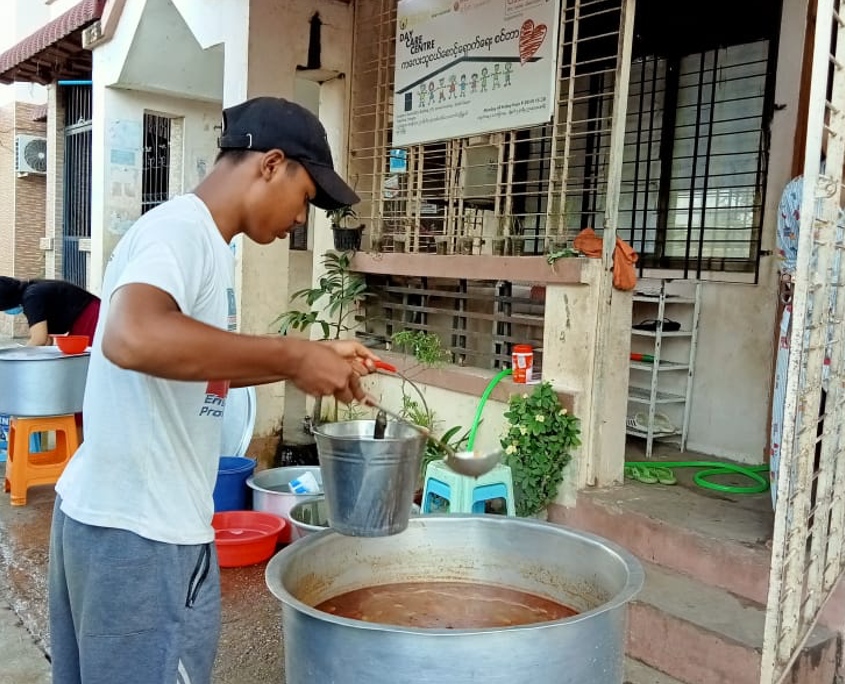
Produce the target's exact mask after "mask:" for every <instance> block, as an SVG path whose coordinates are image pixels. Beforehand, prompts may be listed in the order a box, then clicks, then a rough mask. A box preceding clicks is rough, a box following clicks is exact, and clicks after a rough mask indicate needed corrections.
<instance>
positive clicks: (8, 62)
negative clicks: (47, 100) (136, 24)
mask: <svg viewBox="0 0 845 684" xmlns="http://www.w3.org/2000/svg"><path fill="white" fill-rule="evenodd" d="M105 4H106V0H82V2H80V3H78V4H76V5H74V6H73V7H71V8H70V9H69V10H68V11H67V12H65V13H64V14H62V15H61V16H59V17H56V18H55V19H53V20H52V21H51V22H49V23H47V24H45V25H44V26H42V27H41V28H40V29H38V30H37V31H36V32H35V33H33V34H32V35H30V36H28V37H26V38H24V39H23V40H22V41H21V42H20V43H18V44H17V45H15V46H14V47H12V48H10V49H9V50H6V52H4V53H2V54H0V83H14V82H15V81H18V82H23V83H41V84H42V85H46V84H47V83H52V82H53V81H57V80H59V79H72V78H86V79H87V78H90V77H91V52H90V51H88V50H84V49H83V48H82V30H83V29H84V28H85V27H86V26H88V25H90V24H92V23H93V22H95V21H96V20H97V19H99V18H100V17H101V16H102V14H103V7H104V6H105Z"/></svg>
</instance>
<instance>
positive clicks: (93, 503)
mask: <svg viewBox="0 0 845 684" xmlns="http://www.w3.org/2000/svg"><path fill="white" fill-rule="evenodd" d="M220 148H221V151H220V154H219V156H218V159H217V162H216V164H215V166H214V168H213V169H212V171H211V173H210V174H209V175H208V177H207V178H206V179H205V180H203V181H202V183H200V185H199V186H198V187H197V188H196V190H195V192H194V193H193V194H188V195H185V196H183V197H178V198H176V199H173V200H171V201H169V202H167V203H165V204H163V205H161V206H159V207H157V208H155V209H153V210H152V211H150V212H149V213H147V214H145V215H144V216H143V217H142V218H141V219H139V220H138V221H137V222H136V223H135V225H134V226H133V227H132V228H131V229H130V230H129V231H128V232H127V233H126V235H125V236H124V237H123V238H122V239H121V241H120V243H119V244H118V246H117V248H116V249H115V250H114V253H113V255H112V258H111V261H110V262H109V264H108V267H107V269H106V273H105V277H104V282H103V298H102V308H101V312H100V318H99V324H98V326H97V332H96V335H95V337H94V347H93V349H92V352H91V359H90V366H89V374H88V383H87V386H86V392H85V403H84V417H85V441H84V442H83V444H82V445H81V446H80V448H79V451H78V452H77V453H76V455H75V456H74V457H73V459H72V460H71V462H70V463H69V464H68V466H67V468H66V470H65V472H64V474H63V475H62V477H61V479H60V480H59V482H58V484H57V485H56V491H57V493H58V496H57V498H56V507H55V510H54V516H53V528H52V533H51V540H50V573H49V583H50V586H49V589H50V629H51V647H52V662H53V684H80V683H84V684H99V683H100V682H102V683H103V684H106V683H108V684H112V683H114V682H120V684H133V683H137V684H163V683H167V684H170V683H171V682H179V683H182V684H188V683H189V682H190V683H192V684H206V683H208V682H210V680H211V671H212V665H213V663H214V656H215V652H216V649H217V641H218V636H219V631H220V586H219V570H218V566H217V557H216V554H215V551H214V531H213V529H212V527H211V518H212V515H213V512H214V503H213V499H212V491H213V489H214V483H215V479H216V474H217V467H218V459H219V455H220V454H219V448H220V430H221V418H222V415H223V407H224V406H225V401H226V395H227V393H228V390H229V387H230V386H246V385H256V384H261V383H269V382H278V381H282V380H286V381H289V382H292V383H293V384H294V385H296V386H297V387H298V388H300V389H301V390H303V391H305V392H307V393H308V394H311V395H314V396H334V397H336V398H338V399H339V400H341V401H345V402H349V401H351V400H353V399H359V400H362V399H363V398H364V393H363V390H362V389H361V385H360V382H359V376H360V375H364V374H366V373H367V372H368V370H369V369H370V368H372V367H373V363H374V361H376V360H377V357H376V356H375V355H373V354H372V353H371V352H370V351H368V350H367V349H366V348H365V347H363V346H362V345H360V344H358V343H357V342H353V341H343V342H333V343H332V342H310V341H305V340H300V339H294V338H285V337H276V336H248V335H240V334H237V333H235V332H234V329H235V322H236V311H235V297H234V285H233V271H234V264H233V256H232V253H231V250H230V249H229V243H230V242H231V241H232V239H233V238H234V237H235V236H236V235H238V234H241V233H243V234H244V235H246V237H248V238H250V239H252V240H253V241H255V242H257V243H259V244H269V243H272V242H273V241H274V240H276V239H280V238H284V237H285V236H287V234H288V232H289V231H290V230H291V229H292V228H294V227H295V226H297V225H300V224H302V223H304V221H305V220H306V214H307V211H308V206H309V204H314V205H315V206H317V207H320V208H324V209H333V208H337V207H339V206H343V205H352V204H355V203H356V202H357V201H358V197H357V196H356V195H355V193H354V192H353V191H352V190H351V189H350V188H349V187H348V186H347V185H346V183H344V182H343V180H341V178H340V177H339V176H338V175H337V174H336V173H335V171H334V169H333V164H332V157H331V152H330V149H329V145H328V142H327V140H326V134H325V131H324V130H323V127H322V125H321V124H320V122H319V121H318V120H317V118H316V117H315V116H313V115H312V114H311V113H309V112H308V111H307V110H305V109H304V108H302V107H300V106H298V105H295V104H293V103H290V102H287V101H286V100H282V99H278V98H269V97H265V98H256V99H253V100H248V101H247V102H244V103H242V104H240V105H237V106H235V107H231V108H229V109H227V110H225V111H224V112H223V132H222V137H221V138H220Z"/></svg>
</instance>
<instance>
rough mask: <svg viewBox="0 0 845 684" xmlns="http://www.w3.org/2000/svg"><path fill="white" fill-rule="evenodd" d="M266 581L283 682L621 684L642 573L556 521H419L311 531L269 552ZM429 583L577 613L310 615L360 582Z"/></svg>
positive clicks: (627, 557) (622, 554) (626, 557)
mask: <svg viewBox="0 0 845 684" xmlns="http://www.w3.org/2000/svg"><path fill="white" fill-rule="evenodd" d="M265 579H266V581H267V586H268V587H269V589H270V591H271V592H272V593H273V595H274V596H276V598H278V599H279V600H280V601H281V602H282V604H283V605H282V626H283V631H284V635H283V638H284V644H285V649H284V650H285V681H286V682H287V684H316V683H323V682H332V683H333V684H363V683H366V684H422V683H431V684H435V683H441V682H448V684H478V682H484V684H512V683H513V682H531V684H621V683H622V681H623V678H624V666H625V633H626V622H627V619H626V618H627V609H628V606H627V604H628V602H629V601H631V600H632V599H633V598H634V596H636V594H637V593H638V592H639V591H640V589H641V588H642V585H643V579H644V576H643V569H642V566H641V565H640V563H639V562H638V561H637V559H636V558H634V557H633V556H632V555H631V554H630V553H628V552H627V551H625V550H624V549H621V548H619V547H618V546H616V545H615V544H612V543H611V542H608V541H606V540H604V539H601V538H599V537H596V536H594V535H590V534H586V533H584V532H579V531H576V530H571V529H568V528H565V527H561V526H559V525H552V524H549V523H542V522H539V521H534V520H525V519H520V518H510V517H505V516H498V515H478V516H465V515H446V516H439V515H424V516H421V517H416V518H412V519H411V521H410V524H409V525H408V529H407V530H406V531H405V532H404V533H403V534H400V535H396V536H393V537H385V538H381V539H352V538H349V537H344V536H341V535H339V534H337V533H335V532H334V531H332V530H325V531H323V532H317V533H315V534H310V535H308V536H307V537H305V538H304V539H300V540H299V541H298V542H297V543H296V544H294V545H292V546H289V547H288V548H287V549H285V550H283V551H281V552H279V553H278V554H276V556H274V557H273V559H272V560H271V561H270V563H269V564H268V565H267V569H266V571H265ZM438 581H449V582H455V581H458V582H460V581H464V582H471V583H481V584H488V585H495V586H498V587H504V588H510V589H515V590H517V591H522V592H525V593H528V594H534V595H537V596H542V597H545V598H548V599H551V600H553V601H557V602H559V603H562V604H564V605H566V606H569V607H571V608H574V609H575V610H577V611H580V612H579V614H578V615H574V616H572V617H568V618H564V619H561V620H553V621H548V622H540V623H536V624H526V625H520V626H515V627H494V628H484V629H425V628H412V627H400V626H396V625H388V624H381V623H377V622H365V621H362V620H354V619H350V618H346V617H340V616H338V615H334V614H330V613H325V612H323V611H320V610H317V609H316V608H314V606H317V605H320V604H321V603H322V602H323V601H326V600H328V599H330V598H334V597H336V596H340V595H342V594H345V593H346V592H350V591H355V590H358V589H363V588H365V587H371V586H377V585H384V584H394V583H400V582H415V583H416V582H438ZM327 654H330V657H328V656H327Z"/></svg>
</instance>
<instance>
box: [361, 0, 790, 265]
mask: <svg viewBox="0 0 845 684" xmlns="http://www.w3.org/2000/svg"><path fill="white" fill-rule="evenodd" d="M716 4H719V3H716ZM721 4H722V5H726V3H721ZM753 4H754V5H755V7H756V8H757V9H759V10H760V12H759V14H758V15H757V16H756V18H755V22H747V24H748V25H747V26H746V25H745V24H743V25H742V26H739V27H738V26H737V25H736V23H735V22H725V21H716V20H714V19H712V17H719V16H722V17H723V16H724V14H723V13H722V12H720V10H718V9H716V8H714V9H712V11H709V10H706V8H702V9H701V10H695V11H694V12H693V14H695V12H698V13H699V14H698V15H696V19H695V20H694V21H697V22H699V24H700V25H699V26H697V27H696V28H695V29H692V27H691V30H699V31H700V32H701V34H702V35H696V36H695V37H694V38H690V37H689V34H687V33H685V32H684V31H682V30H681V29H680V28H679V29H678V33H679V34H683V35H686V36H687V39H686V40H683V41H682V40H679V39H676V38H674V37H673V35H672V32H666V31H658V30H656V29H655V27H656V26H662V25H665V23H666V21H669V23H670V24H673V23H674V25H676V26H680V25H681V22H683V21H688V19H685V18H684V17H685V16H686V15H689V14H690V12H691V11H690V9H689V8H688V7H686V6H685V5H678V4H677V3H671V2H666V1H664V0H641V1H640V2H638V3H637V16H636V24H637V28H636V39H635V43H634V47H635V59H634V60H633V62H632V64H631V83H630V90H629V97H628V105H627V108H628V116H627V119H626V122H625V147H624V162H625V163H624V166H623V171H622V187H621V196H620V207H619V235H620V237H622V238H623V239H626V240H628V241H629V242H631V243H632V244H633V245H634V246H635V248H636V249H637V251H638V252H639V253H640V254H641V255H643V257H644V258H643V259H642V260H641V261H640V268H646V267H659V268H666V269H669V268H671V269H681V270H682V271H683V275H684V277H687V276H695V277H697V276H698V275H699V274H700V273H701V272H702V271H703V270H712V271H756V267H757V263H758V258H759V251H760V250H759V242H760V227H761V225H762V206H763V202H764V196H763V191H764V188H765V180H766V168H767V157H768V154H767V140H768V123H769V120H770V117H771V113H772V108H773V106H774V104H773V93H774V64H775V59H776V49H775V48H776V41H775V40H774V37H775V36H776V35H777V27H778V26H779V14H780V13H779V7H778V5H777V4H776V3H775V4H772V3H759V2H756V1H755V2H754V3H753ZM708 7H709V5H708ZM723 9H725V10H729V8H728V7H727V6H726V7H724V8H723ZM356 12H357V14H356V33H357V35H359V36H366V40H358V41H357V42H356V47H355V70H354V72H353V73H354V76H353V109H352V130H351V150H352V155H351V162H350V176H351V177H352V179H353V180H354V182H355V183H356V187H357V189H358V191H359V194H360V195H361V197H362V198H363V203H362V205H361V210H362V211H361V214H362V217H363V218H364V219H365V220H366V221H367V222H368V224H369V225H370V226H371V227H372V229H371V231H370V234H371V236H372V237H373V239H374V240H375V241H376V242H378V243H379V247H380V249H382V250H383V251H389V250H390V249H393V250H394V251H412V252H435V251H438V252H441V253H442V252H444V251H445V252H446V253H452V252H460V251H463V252H473V253H476V252H487V253H490V252H491V251H492V249H493V242H494V238H495V236H500V235H510V236H514V237H516V238H517V239H516V240H514V241H512V242H513V243H516V245H518V246H513V252H514V253H519V249H520V248H521V250H522V252H523V253H526V254H537V253H542V252H544V251H549V250H557V249H560V248H562V247H564V246H567V245H569V244H570V243H571V241H572V239H573V238H574V236H575V235H576V234H577V233H578V232H580V231H581V230H582V229H583V228H586V227H592V228H594V229H596V230H597V231H599V232H600V231H601V229H602V227H603V223H604V220H605V215H604V213H605V210H606V208H607V193H608V174H609V166H608V165H609V160H610V156H611V154H610V153H611V130H612V126H611V123H612V121H611V117H612V105H613V95H614V91H615V90H617V89H619V88H622V87H626V84H620V83H618V82H617V67H618V66H619V62H620V60H621V59H622V57H621V44H622V43H621V41H620V27H621V26H622V20H623V3H621V2H619V0H563V2H562V9H561V27H560V46H559V73H560V78H559V80H558V83H557V92H556V97H557V103H558V107H557V110H556V112H555V114H554V116H553V119H552V121H551V122H550V123H549V124H548V125H545V126H538V127H534V128H527V129H520V130H514V131H506V132H502V133H493V134H489V135H481V136H475V137H473V138H465V139H456V140H445V139H444V140H443V141H441V142H435V143H430V144H425V145H414V146H411V147H408V148H405V149H401V150H395V149H393V148H392V144H391V137H392V134H391V126H392V107H393V90H392V89H393V69H394V50H395V22H396V2H395V0H369V1H362V2H360V3H358V5H357V6H356ZM702 22H703V23H702ZM446 135H448V131H444V137H446ZM391 156H393V157H394V159H395V158H396V157H401V161H402V167H403V168H404V170H403V171H402V172H396V171H395V170H394V171H392V170H391V167H392V166H393V168H394V169H395V168H396V165H391ZM462 238H475V240H474V242H473V241H472V240H471V239H466V240H463V239H462ZM439 245H440V247H438V246H439ZM506 249H507V247H506Z"/></svg>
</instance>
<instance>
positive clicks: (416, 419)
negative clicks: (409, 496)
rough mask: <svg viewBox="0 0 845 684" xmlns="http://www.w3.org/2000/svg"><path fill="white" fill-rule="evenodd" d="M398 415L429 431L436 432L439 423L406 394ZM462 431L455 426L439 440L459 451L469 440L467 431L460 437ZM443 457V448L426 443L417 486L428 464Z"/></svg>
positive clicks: (422, 479)
mask: <svg viewBox="0 0 845 684" xmlns="http://www.w3.org/2000/svg"><path fill="white" fill-rule="evenodd" d="M400 415H401V416H402V417H403V418H407V419H408V420H410V421H411V422H412V423H416V424H417V425H422V426H423V427H427V428H428V429H429V430H432V431H436V430H437V424H438V423H439V421H437V420H435V417H434V412H433V411H431V410H429V409H428V407H427V406H424V405H423V404H420V402H417V401H415V400H414V399H412V398H411V397H409V396H408V395H407V394H403V395H402V410H401V411H400ZM463 429H464V428H463V427H462V426H461V425H455V426H453V427H451V428H449V429H448V430H446V432H444V433H443V434H442V435H440V436H439V437H440V440H441V441H442V442H444V443H445V444H447V445H449V446H450V447H452V449H454V450H455V451H461V450H462V449H463V448H464V447H465V446H466V443H467V440H468V439H469V430H464V433H463V434H462V435H459V434H458V433H459V432H460V431H461V430H463ZM445 457H446V452H445V451H444V449H443V447H441V446H440V445H439V444H436V443H435V442H432V441H431V440H429V441H428V442H426V445H425V451H424V452H423V456H422V460H421V461H420V472H419V479H418V485H419V486H422V483H423V481H424V480H425V470H426V468H427V467H428V464H429V463H431V462H432V461H436V460H439V459H442V458H445Z"/></svg>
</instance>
